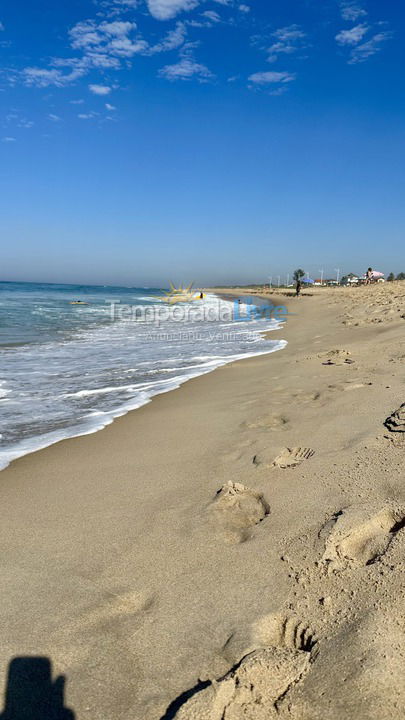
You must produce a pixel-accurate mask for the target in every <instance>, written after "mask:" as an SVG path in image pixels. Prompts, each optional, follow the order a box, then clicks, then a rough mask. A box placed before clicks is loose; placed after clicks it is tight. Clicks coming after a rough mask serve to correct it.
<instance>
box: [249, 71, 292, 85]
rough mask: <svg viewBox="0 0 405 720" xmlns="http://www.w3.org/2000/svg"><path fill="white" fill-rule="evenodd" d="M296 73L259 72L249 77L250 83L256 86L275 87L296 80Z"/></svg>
mask: <svg viewBox="0 0 405 720" xmlns="http://www.w3.org/2000/svg"><path fill="white" fill-rule="evenodd" d="M295 78H296V75H295V73H290V72H257V73H253V75H249V81H250V82H251V83H253V84H254V85H274V84H275V83H282V84H284V83H289V82H292V81H293V80H295Z"/></svg>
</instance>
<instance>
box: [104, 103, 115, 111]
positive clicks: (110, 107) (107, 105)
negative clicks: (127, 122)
mask: <svg viewBox="0 0 405 720" xmlns="http://www.w3.org/2000/svg"><path fill="white" fill-rule="evenodd" d="M105 106H106V109H107V110H116V109H117V108H116V107H115V105H110V103H106V104H105Z"/></svg>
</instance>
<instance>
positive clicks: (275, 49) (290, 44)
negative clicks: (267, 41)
mask: <svg viewBox="0 0 405 720" xmlns="http://www.w3.org/2000/svg"><path fill="white" fill-rule="evenodd" d="M271 37H272V39H273V40H274V42H273V43H272V45H270V47H269V48H268V50H267V51H268V53H269V56H268V61H269V62H275V61H276V60H277V59H278V56H279V55H291V54H293V53H296V52H297V51H298V50H302V49H303V48H304V47H305V45H304V41H305V39H306V33H305V32H304V31H303V30H302V29H301V28H300V27H299V26H298V25H288V26H287V27H282V28H279V29H278V30H276V31H275V32H273V33H272V35H271Z"/></svg>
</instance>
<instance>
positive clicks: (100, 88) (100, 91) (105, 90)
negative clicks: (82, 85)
mask: <svg viewBox="0 0 405 720" xmlns="http://www.w3.org/2000/svg"><path fill="white" fill-rule="evenodd" d="M89 90H90V92H92V93H93V95H109V94H110V92H111V88H110V87H109V85H89Z"/></svg>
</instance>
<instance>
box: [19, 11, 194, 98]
mask: <svg viewBox="0 0 405 720" xmlns="http://www.w3.org/2000/svg"><path fill="white" fill-rule="evenodd" d="M186 38H187V27H186V25H185V23H183V22H178V23H177V24H176V26H175V27H174V28H173V29H172V30H170V31H169V32H168V33H167V34H166V35H165V36H164V37H163V38H162V39H161V40H160V41H159V42H157V43H155V44H153V45H152V44H149V43H148V42H147V41H146V40H145V39H144V38H143V37H142V36H141V35H140V33H139V32H138V30H137V25H136V23H134V22H129V21H123V20H113V21H108V22H107V21H106V20H103V21H101V22H98V21H96V20H84V21H81V22H79V23H77V24H76V25H74V27H72V28H71V29H70V31H69V39H70V44H71V48H72V50H75V51H79V52H80V53H81V55H80V57H64V58H52V59H51V61H50V67H48V68H39V67H29V68H25V69H24V70H23V78H24V81H25V83H26V84H27V85H36V86H37V87H47V86H49V85H55V86H57V87H63V86H65V85H69V84H71V83H74V82H76V80H78V79H79V78H82V77H84V76H85V75H87V74H88V73H89V72H90V71H91V70H94V69H97V70H119V69H120V68H121V66H122V63H123V61H125V60H129V59H131V58H132V57H133V56H134V55H136V54H141V55H155V54H157V53H163V52H169V51H170V50H174V49H176V48H179V47H181V46H182V45H183V44H184V42H185V40H186ZM66 69H68V71H66Z"/></svg>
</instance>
